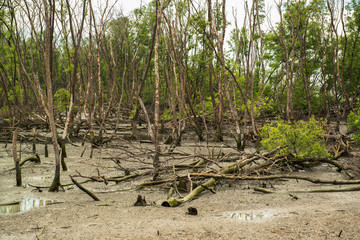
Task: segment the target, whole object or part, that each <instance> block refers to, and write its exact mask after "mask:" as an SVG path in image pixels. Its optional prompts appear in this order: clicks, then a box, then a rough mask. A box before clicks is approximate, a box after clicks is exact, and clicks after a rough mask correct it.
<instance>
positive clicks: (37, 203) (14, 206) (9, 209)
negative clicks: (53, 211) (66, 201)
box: [0, 198, 56, 215]
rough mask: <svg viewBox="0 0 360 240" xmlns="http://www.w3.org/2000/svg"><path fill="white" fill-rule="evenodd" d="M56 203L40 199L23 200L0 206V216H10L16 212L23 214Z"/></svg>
mask: <svg viewBox="0 0 360 240" xmlns="http://www.w3.org/2000/svg"><path fill="white" fill-rule="evenodd" d="M54 203H56V201H55V200H42V199H33V198H30V199H24V200H22V201H20V202H9V203H3V204H0V214H1V215H6V214H12V213H18V212H25V211H28V210H30V209H33V208H38V207H42V206H46V205H50V204H54Z"/></svg>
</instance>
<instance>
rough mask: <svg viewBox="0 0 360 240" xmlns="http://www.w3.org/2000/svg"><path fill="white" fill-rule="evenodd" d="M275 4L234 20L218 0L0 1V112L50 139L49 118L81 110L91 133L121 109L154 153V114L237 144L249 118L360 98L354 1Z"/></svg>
mask: <svg viewBox="0 0 360 240" xmlns="http://www.w3.org/2000/svg"><path fill="white" fill-rule="evenodd" d="M275 3H276V5H277V12H278V14H279V19H280V20H279V21H278V22H276V23H274V21H272V19H271V18H270V17H269V16H268V15H267V14H266V10H265V1H263V0H254V1H247V2H245V5H244V6H241V8H244V15H243V16H242V18H243V20H241V21H239V20H238V19H235V20H234V21H232V20H230V19H232V18H233V17H230V16H228V15H227V14H228V12H227V11H226V1H225V0H221V1H220V0H217V1H211V0H207V1H191V0H172V1H169V0H166V1H165V0H155V1H152V2H150V3H149V4H148V5H143V6H141V7H140V8H138V9H135V10H134V11H133V12H132V13H131V14H130V15H129V16H124V15H123V14H122V13H119V12H117V11H116V9H117V7H118V6H117V5H118V3H116V2H115V3H114V2H110V1H109V0H106V2H103V1H102V2H101V4H100V3H95V2H94V1H91V0H82V1H73V0H58V1H55V0H44V1H38V0H32V1H30V0H25V1H17V0H15V1H9V0H2V1H0V19H1V20H0V35H1V38H0V42H1V43H0V44H1V55H0V80H1V85H0V89H1V91H0V115H1V118H2V119H3V121H4V122H5V123H8V124H9V125H10V126H15V125H16V124H18V123H22V122H26V121H28V120H29V119H35V118H43V119H45V120H46V121H47V122H48V123H49V126H50V129H51V131H52V136H53V143H54V148H56V147H57V146H58V144H57V141H58V140H59V141H61V140H60V138H57V127H56V122H58V123H60V124H61V125H62V126H63V127H64V131H63V134H62V136H61V139H65V138H66V137H67V136H68V135H69V132H70V133H71V131H72V130H71V129H72V127H73V125H74V124H75V123H80V122H81V121H82V120H84V119H85V120H86V123H87V125H88V127H89V129H90V134H91V133H92V126H93V125H94V124H98V125H100V126H101V128H102V127H103V126H104V123H105V121H106V119H108V118H109V117H110V116H115V117H116V118H119V117H120V116H121V117H124V116H125V118H126V119H129V120H131V122H132V126H133V134H134V135H135V134H136V126H137V122H138V121H139V120H141V119H140V118H144V119H143V120H144V121H147V122H148V123H150V122H151V123H153V124H154V128H152V127H149V135H150V136H151V138H152V139H153V141H154V143H155V146H156V152H160V148H159V143H158V133H159V130H160V128H161V126H160V125H161V123H163V122H169V123H170V124H169V125H170V126H171V127H172V128H173V132H174V135H175V136H176V137H177V138H181V135H182V132H183V131H184V129H193V130H195V132H196V134H197V136H198V137H199V139H200V140H203V139H204V134H205V133H204V131H206V132H208V131H209V129H214V132H215V135H214V137H215V138H216V139H217V140H222V131H223V126H224V124H225V123H231V124H232V126H234V131H235V137H236V139H237V143H238V147H239V148H241V147H242V136H244V135H243V132H244V130H245V131H247V130H246V129H248V128H247V125H249V126H251V129H252V130H251V131H252V134H254V135H255V136H256V135H257V134H258V129H257V127H256V119H258V118H263V117H266V116H271V117H274V116H280V117H282V118H284V119H286V120H295V119H298V118H304V117H306V118H310V117H311V116H312V115H315V116H321V117H326V118H329V117H331V116H336V117H338V118H340V117H346V116H347V114H348V113H350V111H354V110H356V108H357V107H358V106H359V93H360V84H359V82H360V81H359V80H360V66H359V64H360V44H358V40H359V34H360V3H359V1H357V0H351V1H345V0H342V1H331V0H311V1H305V0H302V1H291V0H288V1H275ZM97 4H99V5H97ZM240 22H241V25H240ZM230 24H231V25H232V26H230ZM226 36H230V37H229V38H226ZM226 39H229V42H226ZM82 113H83V114H82ZM44 114H45V115H44ZM334 114H335V115H334ZM45 116H46V117H45ZM149 126H150V125H149ZM100 132H101V130H100ZM58 152H59V151H58V149H55V153H58ZM56 155H57V154H56ZM56 159H57V160H56V162H57V165H58V163H59V162H60V159H59V156H56ZM155 159H158V158H156V157H155ZM157 164H158V163H156V160H155V161H154V167H155V168H156V167H157V166H158V165H157ZM57 170H59V169H57ZM56 181H59V180H56ZM56 181H54V182H56ZM55 188H56V184H55V185H54V189H55Z"/></svg>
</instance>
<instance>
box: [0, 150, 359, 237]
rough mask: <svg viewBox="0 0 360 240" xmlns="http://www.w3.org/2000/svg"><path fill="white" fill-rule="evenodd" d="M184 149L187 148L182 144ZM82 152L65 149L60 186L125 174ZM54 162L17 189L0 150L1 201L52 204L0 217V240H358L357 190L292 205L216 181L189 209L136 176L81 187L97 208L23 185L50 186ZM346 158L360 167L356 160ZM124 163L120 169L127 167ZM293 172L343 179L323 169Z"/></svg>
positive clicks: (33, 169)
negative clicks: (170, 202) (141, 203)
mask: <svg viewBox="0 0 360 240" xmlns="http://www.w3.org/2000/svg"><path fill="white" fill-rule="evenodd" d="M149 148H151V146H150V145H149ZM182 148H183V150H184V151H185V149H187V147H186V145H184V146H183V147H182ZM88 149H89V148H88ZM128 149H129V150H130V151H132V149H131V148H128ZM199 149H201V148H199ZM213 149H215V148H213ZM218 149H219V148H217V151H218ZM22 150H23V154H22V155H23V156H22V159H24V158H25V157H26V156H27V155H26V151H30V145H26V144H23V146H22ZM82 150H83V148H82V147H78V148H77V147H72V146H70V145H69V146H68V156H69V157H68V158H67V160H66V161H67V164H68V167H69V171H68V172H62V176H61V182H62V183H63V184H68V183H70V182H71V181H70V178H69V175H71V174H76V172H75V171H79V172H80V173H82V174H83V175H97V171H96V168H98V169H99V170H100V173H101V174H102V175H105V176H107V177H109V176H119V175H122V174H123V172H122V171H120V170H118V169H115V168H109V167H114V166H115V164H114V162H113V161H110V160H109V159H107V158H106V157H109V156H120V155H121V153H120V152H119V149H108V150H102V151H101V152H100V151H99V150H97V151H96V152H95V154H94V157H93V158H92V159H89V150H87V151H86V152H85V154H84V156H83V157H80V154H81V152H82ZM192 150H194V149H192ZM215 150H216V149H215ZM197 151H198V150H197ZM38 152H39V153H40V155H41V154H43V146H41V145H38ZM50 153H51V149H50ZM53 159H54V158H53V155H50V157H49V158H44V157H41V160H42V163H41V164H40V165H39V164H32V163H30V164H28V163H27V164H25V165H24V167H23V170H22V176H23V185H24V187H15V186H14V185H15V173H14V171H6V170H8V169H10V168H11V167H12V166H13V160H12V157H11V145H10V144H9V145H8V146H7V147H6V148H5V146H4V144H1V145H0V193H1V195H0V203H6V202H13V201H21V200H24V199H29V198H32V199H49V200H56V201H57V203H56V204H52V205H48V206H44V207H39V208H35V209H32V210H28V211H25V212H19V213H15V214H7V215H4V214H2V215H0V239H4V240H5V239H360V224H359V223H360V207H359V206H360V192H345V193H302V194H295V195H296V197H298V199H297V200H295V199H294V198H293V197H291V196H290V195H288V194H259V193H255V192H254V190H253V188H254V187H258V186H259V182H244V181H243V182H234V181H221V182H220V183H219V184H217V185H216V192H217V193H216V194H213V193H211V192H209V191H207V192H204V193H202V194H201V196H200V197H199V198H198V199H195V200H193V201H191V202H189V203H185V204H183V205H181V206H179V207H176V208H165V207H161V203H162V202H163V201H164V200H166V197H167V193H168V188H167V187H166V186H169V185H163V186H161V187H160V186H155V187H152V188H147V189H144V190H136V185H137V184H138V183H141V182H145V181H149V179H150V178H149V177H141V178H138V179H136V180H133V181H127V182H123V183H120V184H114V183H109V184H108V185H105V184H104V183H86V184H84V186H86V187H87V188H88V189H90V190H92V191H93V192H94V193H96V195H97V196H98V197H99V198H100V199H101V201H100V202H95V201H93V200H92V199H91V198H90V197H89V196H88V195H86V194H85V193H83V192H82V191H80V190H79V189H78V188H77V187H74V186H68V187H65V188H66V191H65V192H58V193H49V192H47V191H46V189H44V191H42V192H39V191H37V190H36V189H35V188H33V187H31V186H29V184H32V185H38V186H49V185H50V183H51V181H52V176H53V171H54V164H53V161H54V160H53ZM130 160H131V159H130V158H129V161H130ZM352 160H353V161H360V159H359V158H357V159H355V158H354V159H352ZM122 161H123V163H124V166H126V165H125V164H126V161H124V160H122ZM149 161H151V159H149ZM129 164H130V163H129ZM167 164H169V165H171V164H172V163H170V162H168V163H167ZM96 166H97V167H96ZM130 166H133V167H136V163H135V162H131V164H130ZM143 166H144V165H143ZM296 174H302V175H304V176H311V177H317V178H323V179H347V176H346V175H344V174H342V173H337V172H336V171H335V169H334V168H332V167H330V166H329V165H320V166H317V167H316V168H313V169H311V170H310V171H306V172H297V173H296ZM79 180H80V179H79ZM271 184H272V185H273V186H274V188H275V190H304V189H318V188H341V187H344V186H325V185H315V184H312V183H309V182H305V181H296V180H289V181H273V182H271ZM271 184H270V183H269V182H268V183H267V185H268V186H270V185H271ZM139 194H140V195H143V196H145V197H146V200H147V202H148V203H149V205H148V206H145V207H135V206H133V204H134V202H135V201H136V198H137V196H138V195H139ZM189 207H194V208H196V209H197V210H198V215H197V216H192V215H188V214H186V213H187V210H188V208H189Z"/></svg>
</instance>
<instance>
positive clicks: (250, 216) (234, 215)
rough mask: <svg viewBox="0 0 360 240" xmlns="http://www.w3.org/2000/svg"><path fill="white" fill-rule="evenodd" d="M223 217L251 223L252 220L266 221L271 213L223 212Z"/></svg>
mask: <svg viewBox="0 0 360 240" xmlns="http://www.w3.org/2000/svg"><path fill="white" fill-rule="evenodd" d="M224 215H225V217H227V218H231V219H236V220H240V221H253V220H261V219H266V218H269V217H271V216H272V214H271V213H266V212H249V213H245V212H225V213H224Z"/></svg>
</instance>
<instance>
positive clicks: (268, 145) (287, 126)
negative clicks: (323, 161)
mask: <svg viewBox="0 0 360 240" xmlns="http://www.w3.org/2000/svg"><path fill="white" fill-rule="evenodd" d="M323 132H324V130H323V128H322V127H321V125H320V124H319V122H318V121H316V120H315V119H314V117H312V118H311V119H310V121H309V122H305V121H299V122H297V123H294V124H293V123H287V122H284V121H282V120H279V121H278V122H276V123H275V124H266V125H265V126H264V127H263V129H262V131H261V136H262V138H263V139H262V140H261V146H262V148H263V149H264V150H266V151H270V150H273V149H275V148H277V147H281V149H280V150H279V151H278V154H281V155H282V154H283V155H292V156H294V157H296V158H311V157H329V156H330V155H329V153H328V152H327V150H326V148H325V145H324V139H323V138H322V136H321V135H322V134H323Z"/></svg>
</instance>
